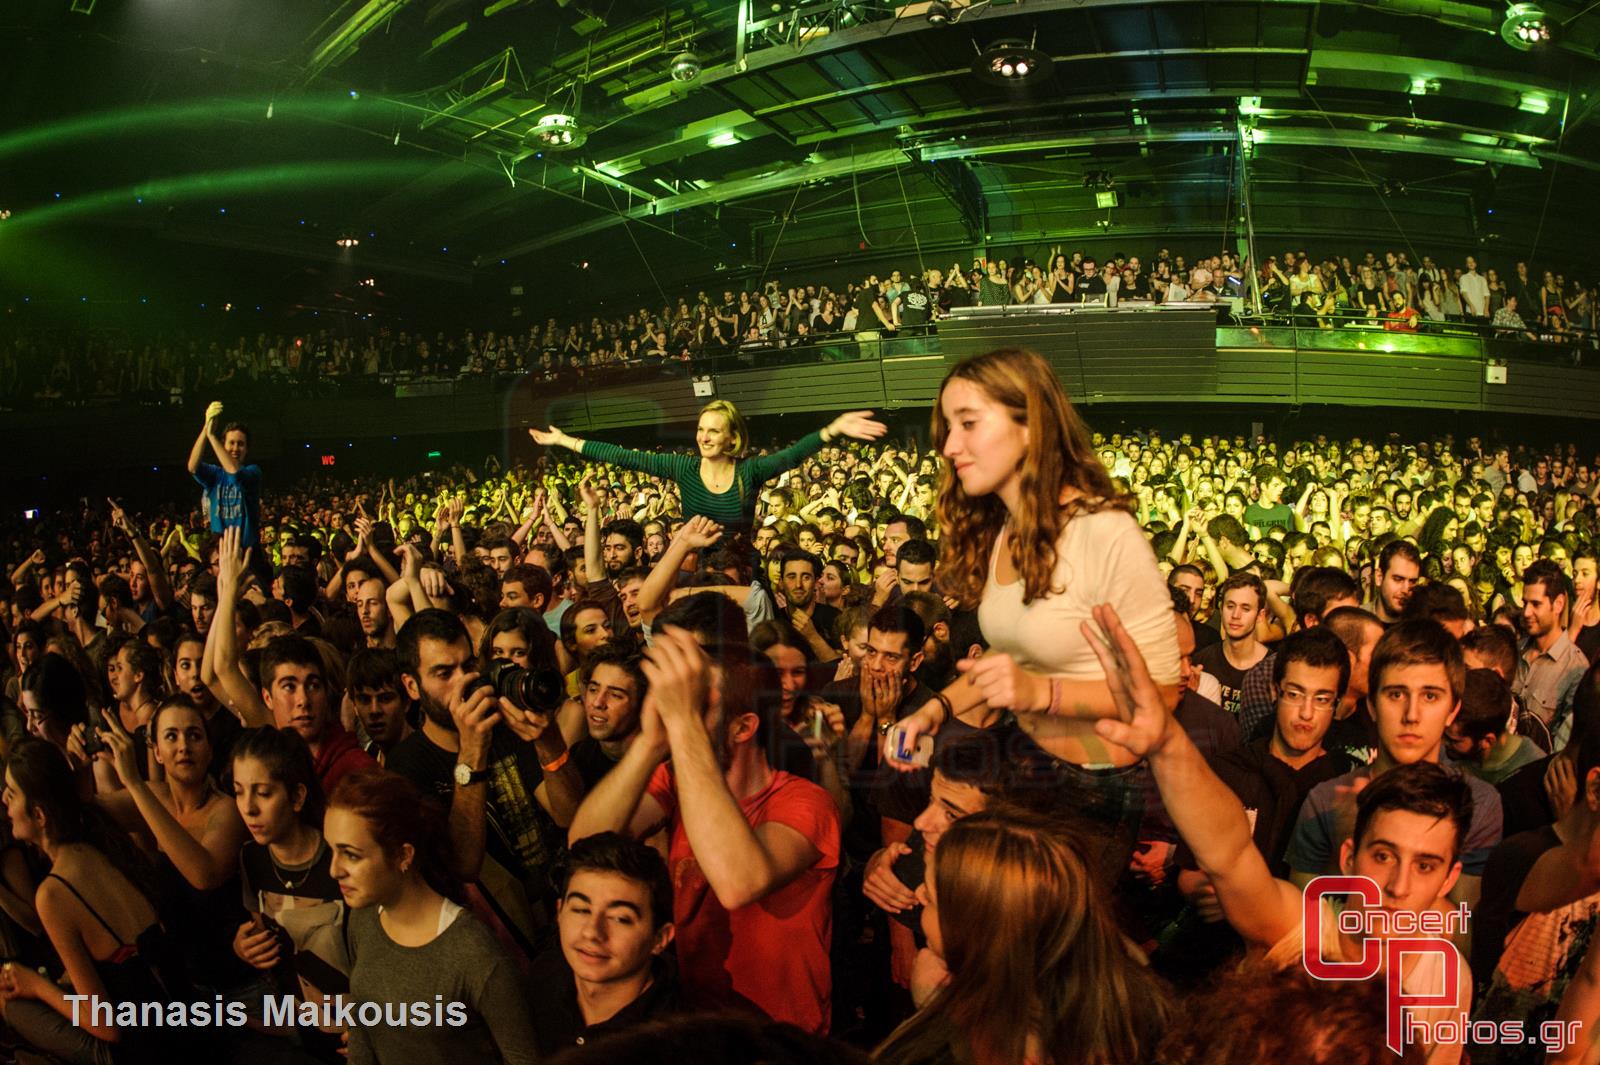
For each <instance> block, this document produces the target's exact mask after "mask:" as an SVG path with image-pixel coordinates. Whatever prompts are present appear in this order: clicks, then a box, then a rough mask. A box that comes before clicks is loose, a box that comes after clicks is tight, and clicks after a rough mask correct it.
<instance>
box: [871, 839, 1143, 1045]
mask: <svg viewBox="0 0 1600 1065" xmlns="http://www.w3.org/2000/svg"><path fill="white" fill-rule="evenodd" d="M929 861H930V865H929V868H928V870H927V877H926V879H925V881H924V883H923V885H922V887H921V888H919V889H918V890H917V898H918V900H919V901H920V902H921V903H922V906H923V909H922V929H923V932H924V934H925V935H926V936H927V940H928V945H927V947H926V948H924V949H923V950H922V951H920V952H919V953H918V955H917V960H916V962H915V964H914V965H913V967H912V974H911V993H912V996H913V998H915V999H916V1001H917V1004H918V1005H919V1006H920V1007H921V1008H920V1010H919V1012H918V1013H916V1014H915V1015H914V1016H913V1017H912V1018H911V1019H910V1020H908V1021H906V1022H905V1023H904V1024H902V1025H901V1026H900V1027H899V1028H898V1029H897V1030H896V1031H895V1032H894V1033H893V1034H892V1035H890V1036H889V1038H888V1039H887V1040H886V1041H885V1042H884V1043H883V1045H882V1046H880V1047H878V1049H877V1051H876V1052H875V1053H874V1055H873V1056H874V1058H875V1059H876V1060H877V1061H879V1062H884V1063H889V1065H925V1063H926V1065H932V1063H944V1062H972V1063H974V1065H1112V1063H1116V1065H1122V1063H1124V1062H1138V1061H1146V1060H1149V1058H1150V1056H1151V1054H1152V1052H1153V1051H1154V1049H1155V1047H1156V1044H1157V1043H1158V1042H1159V1041H1160V1039H1161V1036H1162V1029H1163V1027H1164V1026H1165V1022H1166V1016H1167V1000H1166V996H1165V995H1164V994H1163V992H1162V990H1161V986H1160V984H1159V982H1158V981H1157V979H1156V978H1155V976H1153V975H1152V974H1151V973H1150V971H1149V970H1148V969H1146V968H1145V967H1144V966H1143V965H1141V964H1140V963H1139V962H1138V961H1137V960H1135V959H1134V957H1133V956H1132V955H1131V954H1130V953H1129V949H1130V948H1129V946H1128V944H1127V942H1126V940H1124V938H1123V937H1122V935H1121V933H1120V932H1119V931H1118V929H1117V923H1116V919H1115V917H1114V915H1113V913H1112V908H1111V905H1110V903H1109V902H1107V900H1106V899H1105V898H1104V897H1103V895H1102V893H1101V890H1102V889H1101V888H1100V886H1099V885H1098V884H1096V883H1095V882H1094V879H1093V877H1092V874H1091V873H1090V870H1089V867H1088V866H1087V865H1086V864H1085V862H1084V859H1083V857H1082V855H1081V854H1079V853H1078V851H1077V849H1076V848H1075V847H1074V846H1073V845H1072V843H1071V842H1069V841H1068V839H1067V838H1066V837H1065V835H1064V834H1063V833H1062V832H1061V830H1060V828H1059V827H1058V826H1057V825H1055V824H1053V823H1052V822H1050V821H1049V820H1048V819H1046V818H1045V817H1043V816H1042V815H1040V814H1036V813H1033V812H1031V811H1025V810H1008V811H1006V812H1005V813H1003V814H1000V813H995V812H985V813H978V814H973V815H972V816H970V817H964V818H961V819H960V820H959V821H956V822H955V823H954V824H952V825H951V826H950V827H949V828H948V829H947V830H945V832H944V834H943V835H942V836H940V838H939V848H938V850H937V851H935V852H933V853H932V854H931V855H930V858H929Z"/></svg>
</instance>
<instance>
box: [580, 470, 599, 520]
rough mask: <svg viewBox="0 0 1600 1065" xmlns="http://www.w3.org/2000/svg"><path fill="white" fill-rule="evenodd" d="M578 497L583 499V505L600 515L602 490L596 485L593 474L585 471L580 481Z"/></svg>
mask: <svg viewBox="0 0 1600 1065" xmlns="http://www.w3.org/2000/svg"><path fill="white" fill-rule="evenodd" d="M578 497H579V498H580V499H582V500H583V505H584V506H585V507H588V508H589V511H590V512H592V513H594V514H596V515H598V514H599V513H600V490H599V489H598V488H596V487H595V486H594V478H593V476H592V475H590V474H588V473H585V474H584V475H583V479H582V480H580V481H579V482H578Z"/></svg>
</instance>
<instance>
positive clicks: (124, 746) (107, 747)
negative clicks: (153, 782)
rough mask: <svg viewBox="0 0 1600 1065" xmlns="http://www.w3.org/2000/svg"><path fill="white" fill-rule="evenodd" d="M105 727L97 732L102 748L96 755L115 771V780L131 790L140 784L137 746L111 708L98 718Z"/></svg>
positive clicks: (141, 777)
mask: <svg viewBox="0 0 1600 1065" xmlns="http://www.w3.org/2000/svg"><path fill="white" fill-rule="evenodd" d="M100 720H102V721H104V722H105V724H106V727H105V728H103V729H100V730H99V736H100V740H101V743H102V744H104V746H103V747H102V748H101V750H100V753H99V754H98V755H96V757H97V758H99V759H100V760H101V761H103V762H108V763H110V765H111V768H113V769H115V770H116V771H117V779H118V780H120V781H122V786H123V787H125V788H131V787H133V786H134V785H135V784H138V783H142V782H143V780H144V777H143V775H142V774H141V773H140V772H139V744H138V741H137V740H136V739H135V738H134V737H133V735H132V734H131V733H129V732H128V730H127V729H125V728H123V727H122V722H121V721H120V720H119V719H118V718H117V711H116V708H115V707H112V708H111V709H110V710H109V711H108V712H106V713H104V714H102V715H101V716H100Z"/></svg>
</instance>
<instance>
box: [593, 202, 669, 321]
mask: <svg viewBox="0 0 1600 1065" xmlns="http://www.w3.org/2000/svg"><path fill="white" fill-rule="evenodd" d="M600 187H601V188H603V189H605V190H606V199H608V200H610V201H611V210H612V212H613V213H615V214H617V215H619V216H620V217H621V218H622V230H623V232H624V233H627V234H628V239H629V240H631V241H633V250H634V251H636V252H638V253H639V261H640V262H642V263H644V269H645V272H646V273H648V274H649V275H650V282H651V284H653V285H655V287H656V292H657V293H658V294H659V295H660V296H661V304H662V306H664V307H670V306H671V305H672V300H670V299H669V298H668V297H667V290H666V289H665V288H663V287H662V286H661V279H660V278H658V277H656V272H655V270H654V268H652V267H651V265H650V257H649V256H648V255H646V254H645V253H644V249H643V248H642V247H640V246H639V238H638V237H636V236H634V235H633V220H632V219H631V218H629V217H628V216H627V214H626V213H625V212H624V211H622V210H621V209H620V208H618V207H617V197H616V193H614V192H612V191H611V187H610V186H609V185H604V184H602V185H601V186H600Z"/></svg>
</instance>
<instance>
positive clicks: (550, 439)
mask: <svg viewBox="0 0 1600 1065" xmlns="http://www.w3.org/2000/svg"><path fill="white" fill-rule="evenodd" d="M888 431H889V427H888V426H886V425H884V424H883V423H882V422H879V421H873V420H872V412H871V411H867V410H857V411H850V412H848V413H846V414H841V415H839V416H838V417H837V418H835V419H834V420H833V421H831V422H829V423H828V424H827V425H825V426H823V427H822V429H820V430H819V431H817V432H814V433H811V434H810V435H808V436H805V437H802V438H801V439H800V440H799V441H798V442H796V443H794V444H791V445H789V446H788V447H786V448H784V449H783V450H782V451H779V452H777V453H776V454H772V455H762V456H759V457H757V458H753V459H746V458H745V457H744V454H745V449H746V447H747V445H748V444H749V432H748V430H747V429H746V428H745V423H744V416H743V415H741V414H740V413H739V409H738V408H737V407H735V406H734V405H733V404H732V403H729V402H728V401H727V400H725V399H718V400H713V401H712V402H710V403H707V404H706V405H705V406H704V407H702V408H701V409H700V421H699V424H698V426H697V427H696V429H695V443H696V444H697V445H698V449H699V456H698V458H697V457H695V456H691V455H661V454H657V453H655V452H651V451H633V450H630V449H628V448H624V447H617V446H616V445H615V444H605V443H601V442H600V441H597V440H580V439H578V438H577V437H574V436H568V435H567V434H566V433H564V432H562V431H561V430H560V429H557V428H556V427H555V426H553V425H552V426H550V427H549V428H548V429H529V430H528V435H529V436H531V437H533V440H534V443H536V444H542V445H544V446H545V447H564V448H567V449H568V450H570V451H576V452H577V453H578V454H580V455H582V456H583V457H584V458H586V459H590V460H592V461H595V462H605V463H610V464H611V465H613V466H622V467H625V468H626V469H630V470H639V471H641V472H643V473H648V474H650V475H652V476H654V477H670V478H672V480H673V481H674V482H676V483H677V485H678V492H679V494H680V495H681V496H682V499H683V513H684V516H685V517H689V518H692V517H694V516H695V515H697V514H703V515H705V516H706V517H708V518H710V519H711V520H712V521H715V522H716V523H717V524H719V525H721V526H722V529H723V534H724V535H725V536H726V535H727V534H729V533H743V534H745V535H746V536H748V535H749V533H750V526H751V524H752V523H753V522H754V520H755V508H756V501H757V500H758V499H759V498H760V496H761V486H762V485H763V484H765V483H766V482H767V481H768V480H769V479H770V478H772V477H774V476H776V475H777V474H779V473H782V472H783V471H784V470H787V469H791V468H793V467H794V466H797V465H799V464H800V463H801V462H803V461H804V460H805V459H806V458H807V457H809V456H811V455H814V454H816V453H817V452H818V451H819V450H821V449H822V446H823V445H824V444H827V443H830V442H831V441H834V440H837V439H839V437H841V436H848V437H850V438H851V439H852V440H877V439H879V438H880V437H882V436H883V435H884V434H885V433H887V432H888Z"/></svg>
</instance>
